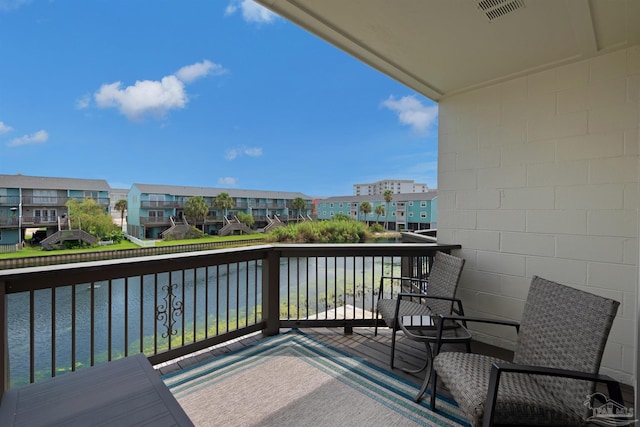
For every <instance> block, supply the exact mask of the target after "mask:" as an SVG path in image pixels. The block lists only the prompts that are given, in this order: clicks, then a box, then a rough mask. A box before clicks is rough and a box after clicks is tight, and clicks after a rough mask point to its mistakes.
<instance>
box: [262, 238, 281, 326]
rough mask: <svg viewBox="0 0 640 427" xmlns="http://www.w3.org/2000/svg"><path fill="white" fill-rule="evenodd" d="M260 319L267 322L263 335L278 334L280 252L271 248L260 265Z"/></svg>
mask: <svg viewBox="0 0 640 427" xmlns="http://www.w3.org/2000/svg"><path fill="white" fill-rule="evenodd" d="M262 319H263V320H264V321H266V322H267V325H266V327H265V329H264V330H263V331H262V333H263V334H264V335H266V336H271V335H277V334H278V333H279V332H280V252H279V251H277V250H275V249H273V248H272V249H271V250H269V251H268V252H267V258H266V259H265V260H264V264H263V265H262Z"/></svg>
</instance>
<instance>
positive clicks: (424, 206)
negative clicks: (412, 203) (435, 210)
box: [420, 200, 427, 208]
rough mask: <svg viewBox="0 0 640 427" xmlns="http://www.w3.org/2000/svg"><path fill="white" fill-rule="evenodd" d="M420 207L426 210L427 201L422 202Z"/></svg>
mask: <svg viewBox="0 0 640 427" xmlns="http://www.w3.org/2000/svg"><path fill="white" fill-rule="evenodd" d="M420 207H421V208H426V207H427V201H426V200H423V201H421V202H420Z"/></svg>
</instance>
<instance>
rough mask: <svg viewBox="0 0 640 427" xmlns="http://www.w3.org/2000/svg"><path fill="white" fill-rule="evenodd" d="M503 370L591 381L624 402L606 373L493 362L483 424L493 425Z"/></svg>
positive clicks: (617, 400) (618, 388)
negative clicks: (599, 384)
mask: <svg viewBox="0 0 640 427" xmlns="http://www.w3.org/2000/svg"><path fill="white" fill-rule="evenodd" d="M503 372H513V373H522V374H529V375H545V376H552V377H563V378H571V379H576V380H584V381H593V382H598V383H603V384H606V385H607V391H608V393H609V399H611V400H613V401H615V402H617V403H619V404H620V405H623V404H624V400H623V398H622V390H621V388H620V383H619V382H618V381H616V380H615V379H613V378H612V377H610V376H608V375H602V374H593V373H590V372H583V371H576V370H571V369H560V368H551V367H546V366H535V365H520V364H515V363H508V362H494V363H493V364H492V365H491V373H490V376H489V388H488V390H487V399H486V401H485V406H484V408H485V412H484V419H483V424H482V425H484V426H492V425H493V414H494V411H495V405H496V400H497V397H498V388H499V386H500V375H501V374H502V373H503Z"/></svg>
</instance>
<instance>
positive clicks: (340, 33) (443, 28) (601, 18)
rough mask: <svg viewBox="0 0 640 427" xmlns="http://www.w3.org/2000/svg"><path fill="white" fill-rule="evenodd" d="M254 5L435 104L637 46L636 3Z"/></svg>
mask: <svg viewBox="0 0 640 427" xmlns="http://www.w3.org/2000/svg"><path fill="white" fill-rule="evenodd" d="M256 1H257V2H258V3H260V4H262V5H263V6H266V7H267V8H269V9H271V10H273V11H274V12H276V13H277V14H279V15H280V16H282V17H284V18H286V19H288V20H290V21H292V22H293V23H295V24H297V25H299V26H301V27H302V28H304V29H306V30H308V31H310V32H311V33H314V34H316V35H317V36H319V37H320V38H322V39H324V40H326V41H327V42H329V43H331V44H333V45H335V46H336V47H338V48H339V49H342V50H343V51H345V52H347V53H349V54H350V55H352V56H354V57H356V58H358V59H360V60H361V61H363V62H364V63H366V64H369V65H370V66H372V67H373V68H375V69H377V70H379V71H381V72H383V73H385V74H387V75H389V76H391V77H392V78H394V79H396V80H398V81H400V82H401V83H404V84H405V85H407V86H409V87H411V88H412V89H414V90H416V91H418V92H420V93H422V94H423V95H425V96H427V97H429V98H431V99H433V100H435V101H437V100H440V99H441V98H443V97H446V96H450V95H453V94H457V93H461V92H465V91H469V90H473V89H477V88H481V87H483V86H488V85H491V84H495V83H498V82H500V81H503V80H506V79H511V78H514V77H517V76H519V75H524V74H526V73H531V72H536V71H541V70H544V69H546V68H550V67H555V66H558V65H562V64H567V63H571V62H576V61H580V60H584V59H587V58H590V57H594V56H597V55H601V54H604V53H607V52H612V51H615V50H618V49H622V48H625V47H628V46H631V45H635V44H639V43H640V1H638V0H484V1H479V0H348V1H347V0H256ZM485 3H491V4H494V5H497V6H506V7H509V5H510V6H511V10H510V11H507V12H506V13H503V14H501V11H504V10H495V11H494V10H493V9H490V10H488V11H487V12H489V13H491V12H492V11H493V12H494V13H495V15H494V17H493V19H490V18H489V17H488V16H487V13H486V12H485V11H483V10H482V9H481V7H480V6H479V4H485Z"/></svg>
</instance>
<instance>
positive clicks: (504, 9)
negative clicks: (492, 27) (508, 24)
mask: <svg viewBox="0 0 640 427" xmlns="http://www.w3.org/2000/svg"><path fill="white" fill-rule="evenodd" d="M476 2H477V3H478V9H480V10H481V11H482V13H484V15H485V16H486V17H487V19H488V20H489V22H491V21H493V20H496V19H498V18H502V17H503V16H505V15H508V14H510V13H512V12H515V11H516V10H518V9H523V8H524V0H476Z"/></svg>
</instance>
